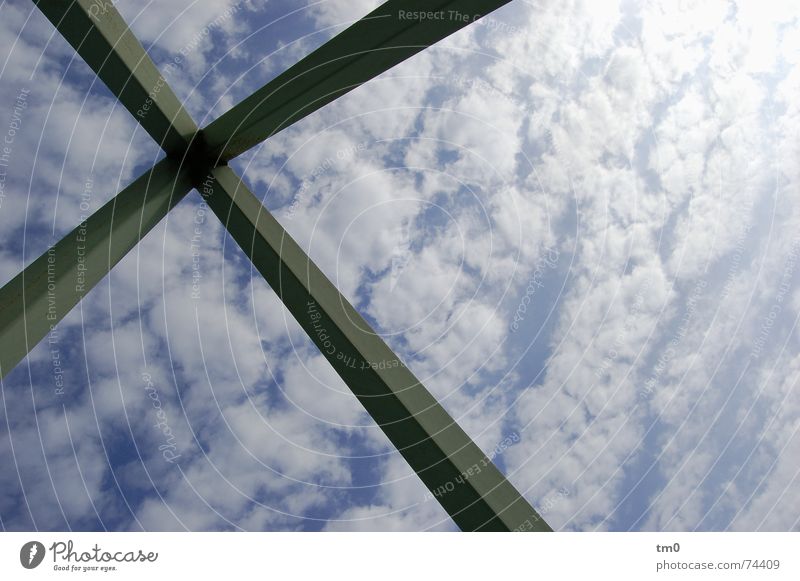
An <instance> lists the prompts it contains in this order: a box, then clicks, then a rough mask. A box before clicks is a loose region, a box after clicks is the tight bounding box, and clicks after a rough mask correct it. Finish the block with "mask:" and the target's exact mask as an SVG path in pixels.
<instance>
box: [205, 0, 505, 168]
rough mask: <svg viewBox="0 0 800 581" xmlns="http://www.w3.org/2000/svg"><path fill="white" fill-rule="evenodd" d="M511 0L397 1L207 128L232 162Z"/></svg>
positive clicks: (212, 150)
mask: <svg viewBox="0 0 800 581" xmlns="http://www.w3.org/2000/svg"><path fill="white" fill-rule="evenodd" d="M508 2H509V0H499V1H498V0H437V1H432V0H390V1H389V2H386V3H385V4H382V5H381V6H379V7H378V8H377V9H375V10H374V11H373V12H371V13H369V14H368V15H367V16H365V17H364V18H362V19H361V20H359V21H358V22H356V23H355V24H353V25H352V26H350V27H349V28H347V29H346V30H345V31H343V32H342V33H341V34H339V35H337V36H335V37H334V38H333V39H331V40H330V41H329V42H327V43H326V44H324V45H323V46H322V47H320V48H319V49H317V50H316V51H314V52H312V53H311V54H310V55H308V56H307V57H305V58H304V59H302V60H301V61H300V62H298V63H297V64H295V65H294V66H292V67H291V68H289V69H288V70H286V71H285V72H284V73H282V74H280V75H278V76H277V77H276V78H275V79H273V80H272V81H270V82H269V83H267V84H266V85H265V86H264V87H262V88H261V89H259V90H258V91H256V92H255V93H253V94H252V95H250V96H249V97H247V98H246V99H244V100H243V101H242V102H241V103H239V104H238V105H236V106H235V107H233V108H232V109H231V110H230V111H228V112H227V113H224V114H223V115H222V116H220V117H219V118H218V119H216V120H215V121H213V122H212V123H211V124H210V125H208V126H207V127H206V128H205V129H204V130H203V133H204V134H205V137H206V141H207V145H208V148H209V155H210V158H211V159H217V158H219V159H221V160H223V161H225V160H229V159H231V158H233V157H236V156H237V155H239V154H241V153H244V152H245V151H247V150H248V149H250V148H252V147H253V146H255V145H257V144H258V143H260V142H262V141H264V140H265V139H267V138H268V137H270V136H271V135H274V134H275V133H277V132H278V131H280V130H282V129H285V128H286V127H288V126H289V125H291V124H292V123H295V122H296V121H298V120H300V119H302V118H303V117H305V116H306V115H308V114H310V113H313V112H314V111H316V110H317V109H319V108H320V107H322V106H324V105H326V104H328V103H330V102H331V101H333V100H334V99H336V98H338V97H340V96H341V95H343V94H345V93H347V92H348V91H351V90H352V89H355V88H356V87H358V86H359V85H361V84H362V83H365V82H367V81H368V80H370V79H371V78H373V77H375V76H377V75H379V74H381V73H382V72H384V71H386V70H388V69H390V68H392V67H393V66H395V65H396V64H398V63H400V62H402V61H404V60H406V59H407V58H409V57H411V56H413V55H415V54H416V53H418V52H420V51H421V50H423V49H425V48H427V47H428V46H430V45H432V44H434V43H436V42H438V41H439V40H441V39H443V38H445V37H446V36H449V35H450V34H452V33H454V32H456V31H457V30H459V29H461V28H463V27H464V26H466V25H468V24H469V23H471V22H474V21H475V20H477V19H478V18H480V17H481V16H482V15H485V14H487V13H489V12H491V11H493V10H495V9H496V8H498V7H500V6H502V5H504V4H507V3H508Z"/></svg>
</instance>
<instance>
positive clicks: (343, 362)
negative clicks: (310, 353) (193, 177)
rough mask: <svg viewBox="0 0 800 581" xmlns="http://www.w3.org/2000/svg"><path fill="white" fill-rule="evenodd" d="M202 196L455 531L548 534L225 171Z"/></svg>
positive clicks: (213, 175) (214, 172)
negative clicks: (404, 461) (513, 531)
mask: <svg viewBox="0 0 800 581" xmlns="http://www.w3.org/2000/svg"><path fill="white" fill-rule="evenodd" d="M201 192H202V195H203V197H204V198H205V199H206V201H207V203H208V205H209V206H210V207H211V209H212V210H213V211H214V213H215V214H216V215H217V217H218V218H219V219H220V220H221V221H222V223H223V224H224V225H225V227H226V228H227V229H228V231H229V232H230V233H231V236H232V237H233V239H234V240H235V241H236V243H237V244H238V245H239V246H240V247H241V249H242V250H243V251H244V252H245V254H247V256H248V257H249V258H250V260H252V262H253V265H254V266H255V267H256V268H257V269H258V271H259V272H260V273H261V275H262V276H263V277H264V278H265V279H266V280H267V282H268V283H269V284H270V285H271V286H272V288H273V289H274V290H275V292H276V293H277V294H278V296H279V297H280V299H281V300H282V301H283V303H284V304H285V305H286V307H287V308H288V309H289V312H291V313H292V316H294V318H295V319H296V320H297V322H298V323H299V324H300V326H301V327H302V328H303V329H304V330H305V331H306V333H307V334H308V336H309V337H310V338H311V340H312V341H313V342H314V344H315V345H316V346H317V347H318V348H319V349H320V351H322V353H323V355H324V356H325V357H326V358H327V360H328V361H329V362H330V364H331V365H332V366H333V368H334V369H335V370H336V372H337V373H338V374H339V376H341V378H342V379H343V380H344V382H345V383H346V384H347V385H348V387H349V388H350V389H351V390H352V391H353V393H354V394H355V396H356V397H357V398H358V399H359V401H360V402H361V403H362V404H363V406H364V407H365V408H366V410H367V412H369V414H370V415H371V416H372V418H373V419H374V420H375V421H376V422H377V424H378V425H379V426H380V428H381V429H382V430H383V431H384V433H385V434H386V435H387V436H388V437H389V439H390V440H391V442H392V444H394V445H395V446H396V447H397V449H398V451H399V452H400V453H401V454H402V455H403V457H404V458H405V459H406V460H407V461H408V463H409V464H410V465H411V468H413V469H414V471H415V472H416V473H417V474H418V475H419V477H420V478H421V479H422V481H423V482H424V483H425V485H426V486H427V487H428V489H429V490H430V491H431V492H432V493H434V496H435V497H436V498H437V500H438V501H439V502H440V503H441V505H442V506H443V507H444V509H445V510H446V511H447V512H448V513H449V514H450V516H451V517H452V518H453V520H454V521H455V522H456V524H457V525H458V526H459V527H460V528H461V529H462V530H471V531H472V530H498V531H505V530H515V529H518V530H539V531H546V530H550V527H548V526H547V524H546V523H545V522H544V520H542V519H541V517H539V515H538V514H536V511H535V510H534V509H533V508H532V507H531V505H530V504H528V502H527V501H526V500H525V499H524V498H523V497H522V496H521V495H520V494H519V492H517V490H516V489H515V488H514V487H513V486H512V485H511V483H510V482H508V480H506V479H505V478H504V477H503V475H502V474H501V473H500V471H499V470H498V469H497V468H496V467H495V466H494V464H492V462H491V460H489V458H487V457H486V455H485V454H484V453H483V452H481V450H480V449H479V448H478V446H477V445H475V443H474V442H473V441H472V440H471V439H470V438H469V436H467V434H466V433H465V432H464V431H463V430H462V429H461V427H459V425H458V424H457V423H456V421H455V420H454V419H453V418H452V417H450V415H448V413H447V412H446V411H445V410H444V408H442V406H441V405H439V403H438V402H437V401H436V399H435V398H434V397H433V396H432V395H431V394H430V393H429V392H428V390H427V389H425V387H424V386H423V385H422V384H421V383H420V382H419V380H418V379H417V378H416V377H414V375H413V374H412V373H411V371H410V370H409V369H408V368H407V367H406V366H405V365H404V364H403V363H402V361H400V359H399V358H398V357H397V355H395V353H394V352H392V350H391V349H390V348H389V347H388V346H387V345H386V343H384V342H383V340H382V339H381V338H380V337H379V336H378V335H377V334H376V333H375V331H373V330H372V329H371V328H370V326H369V324H368V323H367V322H366V321H365V320H364V319H363V318H362V317H361V316H360V315H359V314H358V312H357V311H356V310H355V309H354V308H353V307H352V306H351V305H350V303H349V302H348V301H347V299H345V297H344V296H342V294H341V293H339V291H338V290H337V289H336V287H335V286H334V285H333V283H331V281H330V280H328V278H327V277H325V275H324V274H323V273H322V271H320V270H319V268H317V267H316V265H315V264H314V263H313V262H312V261H311V259H310V258H309V257H308V256H307V255H306V254H305V253H304V252H303V250H302V249H301V248H300V247H299V246H298V245H297V243H296V242H295V241H294V240H293V239H292V238H291V237H290V236H289V235H288V234H287V233H286V231H285V230H284V229H283V228H282V227H281V225H280V224H279V223H278V221H277V220H276V219H275V218H274V217H273V216H272V215H271V214H270V213H269V212H268V211H267V210H266V208H264V206H263V205H262V204H261V202H260V201H259V200H258V198H256V197H255V195H254V194H253V193H252V192H251V191H250V190H249V189H248V188H247V186H246V185H245V184H244V183H243V182H242V181H241V180H240V179H239V177H238V176H237V175H236V174H235V173H234V172H233V171H232V170H231V169H229V168H227V167H217V168H215V169H213V170H212V171H211V173H210V174H209V176H208V177H207V179H206V180H205V181H204V182H203V184H202V185H201Z"/></svg>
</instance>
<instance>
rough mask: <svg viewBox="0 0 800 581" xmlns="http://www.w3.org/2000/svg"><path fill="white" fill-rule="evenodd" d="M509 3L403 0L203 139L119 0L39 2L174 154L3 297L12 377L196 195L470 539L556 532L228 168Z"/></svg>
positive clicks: (3, 359) (1, 366) (2, 360)
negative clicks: (477, 533) (115, 1)
mask: <svg viewBox="0 0 800 581" xmlns="http://www.w3.org/2000/svg"><path fill="white" fill-rule="evenodd" d="M508 1H509V0H500V1H487V0H450V1H442V0H438V1H437V2H430V1H429V0H428V1H425V0H390V1H389V2H386V3H385V4H383V5H381V6H380V7H378V8H377V9H376V10H375V11H373V12H372V13H370V14H368V15H367V16H365V17H364V18H363V19H361V20H359V21H358V22H356V23H355V24H354V25H352V26H351V27H349V28H348V29H346V30H345V31H344V32H342V33H341V34H339V35H338V36H336V37H334V38H333V39H332V40H331V41H329V42H328V43H326V44H325V45H323V46H322V47H321V48H320V49H318V50H316V51H314V52H313V53H311V54H310V55H309V56H307V57H306V58H304V59H302V60H301V61H300V62H298V63H297V64H296V65H295V66H293V67H291V68H290V69H288V70H287V71H286V72H285V73H283V74H281V75H279V76H278V77H277V78H276V79H274V80H273V81H271V82H270V83H268V84H267V85H265V86H264V87H262V88H261V89H259V90H258V91H256V92H255V93H254V94H253V95H251V96H250V97H248V98H247V99H245V100H244V101H242V102H241V103H239V104H238V105H236V106H235V107H234V108H233V109H231V110H230V111H229V112H228V113H225V114H224V115H222V116H221V117H220V118H219V119H217V120H216V121H214V122H212V123H211V124H210V125H209V126H208V127H207V128H206V129H205V130H203V131H198V129H197V126H196V125H195V123H194V121H192V119H191V117H190V116H189V115H188V113H187V112H186V111H185V109H184V108H183V106H182V105H181V104H180V102H179V101H178V99H177V97H176V96H175V94H174V93H173V92H172V90H171V89H170V88H169V86H168V85H167V83H166V82H165V81H164V79H163V77H162V76H161V75H160V73H159V72H158V70H157V69H156V67H155V65H154V64H153V62H152V61H151V60H150V58H149V57H148V56H147V53H146V52H145V51H144V49H143V48H142V46H141V44H140V43H139V42H138V40H136V38H135V36H134V35H133V34H132V33H131V31H130V30H129V28H128V27H127V25H126V24H125V22H124V20H123V19H122V17H121V16H120V15H119V13H118V12H117V11H116V9H114V7H113V5H111V3H110V2H97V0H74V1H73V2H65V1H59V0H38V1H37V0H35V3H36V5H37V6H38V7H39V9H40V10H41V11H42V12H43V13H44V14H45V15H46V16H47V17H48V18H49V19H50V20H51V22H52V23H53V24H54V25H55V26H56V28H57V29H58V30H59V31H60V32H61V33H62V35H63V36H64V37H65V38H66V39H67V40H68V41H69V42H70V44H71V45H72V46H73V47H74V48H75V50H76V51H77V52H78V53H79V54H80V55H81V56H82V57H83V58H84V60H85V61H86V62H87V64H89V66H90V67H91V68H92V69H93V70H94V71H95V72H96V73H97V75H98V76H99V77H100V79H101V80H103V82H104V83H105V84H106V85H107V86H108V87H109V88H110V89H111V91H112V92H113V93H114V94H115V95H116V96H117V97H118V98H119V99H120V102H121V103H122V104H123V105H124V106H125V107H126V108H127V109H128V110H129V111H130V112H131V113H132V114H133V115H134V117H135V118H136V120H137V121H138V122H139V123H140V124H141V125H142V127H143V128H144V129H145V130H146V131H147V132H148V133H149V134H150V136H151V137H152V138H153V139H155V140H156V141H157V142H158V143H159V145H160V146H161V147H162V149H164V150H165V152H166V153H167V155H168V156H169V157H168V159H166V160H164V161H162V162H160V163H158V164H156V165H155V166H154V167H153V168H152V169H151V170H149V171H148V172H146V173H145V174H144V175H143V176H141V177H140V178H138V179H137V180H136V181H135V182H134V183H132V184H131V185H130V186H128V187H127V188H125V189H124V190H123V191H122V192H121V193H120V194H118V195H117V197H115V198H114V199H113V200H111V201H110V202H108V203H107V204H106V205H105V206H103V208H101V209H100V210H98V211H97V212H96V213H95V214H93V215H92V216H91V217H90V218H89V219H88V220H87V222H86V223H84V224H82V225H80V226H78V228H76V229H75V230H73V232H71V233H70V234H68V235H67V236H65V237H64V239H62V240H61V241H60V242H59V243H58V244H56V245H55V247H53V248H51V249H50V250H49V251H48V252H46V253H45V254H43V255H42V256H41V257H39V258H38V259H37V260H36V261H34V262H33V263H32V264H31V265H30V266H28V267H27V268H26V269H25V270H23V272H21V273H20V274H19V275H17V277H15V278H14V279H12V280H11V281H10V282H9V283H8V284H7V285H6V286H4V287H3V288H2V289H0V325H2V327H0V345H2V347H3V349H2V351H0V353H1V354H2V355H1V356H0V377H2V376H4V375H6V374H7V373H8V371H10V369H11V368H12V367H13V366H14V365H16V363H17V362H19V360H20V359H21V358H23V357H24V356H25V354H26V353H27V352H28V351H29V350H30V348H32V347H33V346H34V345H35V344H36V343H37V342H38V341H39V340H40V339H41V338H43V337H44V336H45V335H46V333H47V331H48V330H49V329H50V328H52V326H53V325H55V324H56V323H57V322H58V320H60V319H61V318H62V317H63V316H64V315H65V314H66V313H67V312H68V311H69V310H70V309H71V308H72V307H73V306H74V305H75V304H77V302H78V301H80V299H81V298H82V296H83V295H84V294H86V292H88V291H89V289H91V287H92V286H94V285H95V284H96V283H97V282H99V281H100V280H101V279H102V278H103V276H105V274H106V273H107V272H108V270H109V269H110V268H111V267H113V266H114V264H116V263H117V262H118V261H119V260H120V259H121V258H122V257H123V256H124V255H125V254H126V253H127V252H128V251H129V250H130V249H131V248H133V246H135V245H136V243H137V242H138V241H139V240H140V239H141V237H142V236H143V235H144V234H146V233H147V232H148V231H149V230H150V229H151V228H152V227H153V226H154V225H155V224H157V223H158V222H159V221H160V219H161V218H162V217H163V216H164V215H166V213H167V212H168V211H169V210H170V209H171V208H172V207H173V206H174V205H175V204H176V203H177V202H178V201H179V200H180V199H182V197H183V196H184V195H185V194H186V192H188V190H189V189H190V188H191V187H192V186H194V187H197V188H199V189H201V190H202V191H203V196H204V197H205V198H206V200H207V202H208V204H209V206H210V207H211V208H212V210H213V211H214V212H215V214H216V215H217V217H218V218H219V219H220V220H221V221H222V222H223V224H224V225H225V227H226V228H227V229H228V231H229V232H230V234H231V236H232V237H233V239H234V240H235V241H236V242H237V244H238V245H239V246H240V247H241V248H242V250H243V251H244V252H245V254H247V256H248V257H249V258H250V259H251V261H252V262H253V265H254V266H255V267H256V269H257V270H258V271H259V272H260V273H261V274H262V276H264V277H265V279H266V280H267V281H268V282H269V284H270V285H271V286H272V288H273V289H274V290H275V291H276V293H277V294H278V295H279V297H280V298H281V300H282V301H283V303H284V304H285V305H286V307H287V308H288V309H289V311H290V312H291V313H292V315H293V316H294V317H295V319H296V320H297V321H298V323H299V324H300V326H301V327H302V328H303V329H304V330H305V331H306V333H308V335H309V337H310V338H311V340H312V341H313V342H314V343H315V345H316V346H317V347H318V348H320V350H321V351H322V353H323V354H324V355H325V357H326V358H327V359H328V361H329V362H330V363H331V365H332V366H333V368H334V369H335V370H336V372H337V373H338V374H339V375H340V376H341V377H342V379H343V380H344V381H345V383H346V384H347V385H348V387H349V388H350V389H351V390H352V392H353V393H354V395H355V396H356V397H357V398H358V399H359V401H360V402H361V403H362V404H363V405H364V407H365V408H366V410H367V411H368V412H369V414H370V415H371V417H372V418H373V419H374V420H375V421H376V423H377V424H378V425H379V426H380V427H381V429H382V430H383V431H384V433H386V435H387V436H388V437H389V439H390V440H391V441H392V443H393V444H394V445H395V446H396V447H397V449H398V451H399V452H400V453H401V454H402V455H403V457H404V458H405V459H406V460H407V461H408V462H409V464H410V465H411V467H412V468H413V469H414V471H415V472H416V473H417V474H418V475H419V477H420V478H421V480H422V481H423V482H424V484H425V485H426V486H427V487H428V489H429V490H430V491H431V492H433V493H434V496H435V497H436V498H437V500H438V501H439V502H440V504H441V505H442V506H443V507H444V508H445V510H446V511H447V512H448V514H450V516H451V517H452V518H453V520H454V521H455V522H456V524H457V525H458V526H459V527H460V528H461V529H462V530H535V531H549V530H551V529H550V527H549V526H548V525H547V523H545V521H544V520H543V519H542V518H541V517H540V516H539V515H538V514H537V513H536V511H535V510H534V509H533V507H531V505H530V504H529V503H528V502H527V501H526V500H525V499H524V497H522V495H520V494H519V492H518V491H517V490H516V489H515V488H514V487H513V486H512V485H511V483H509V482H508V480H506V479H505V478H504V477H503V475H502V474H501V473H500V471H499V470H497V468H496V467H495V466H494V464H492V462H491V460H490V459H489V458H488V457H487V456H486V455H485V454H483V452H481V450H480V449H479V448H478V447H477V446H476V445H475V443H474V442H472V440H471V439H470V438H469V436H467V434H466V433H465V432H464V431H463V430H462V429H461V428H460V426H459V425H458V424H457V423H456V422H455V420H453V418H451V417H450V416H449V415H448V414H447V412H446V411H445V410H444V408H442V407H441V405H440V404H439V403H438V402H437V401H436V399H435V398H434V397H433V396H432V395H431V394H430V393H429V392H428V391H427V389H425V387H424V386H423V385H422V384H421V383H420V382H419V381H418V380H417V379H416V378H415V377H414V375H413V374H412V373H411V371H410V370H409V369H408V368H407V367H406V366H405V365H404V364H403V363H402V361H400V359H399V358H398V357H397V355H395V354H394V353H393V352H392V351H391V349H390V348H389V347H388V346H387V345H386V344H385V343H384V342H383V340H381V339H380V337H379V336H378V335H377V334H376V333H375V332H374V331H373V330H372V329H371V328H370V327H369V325H368V324H367V322H366V321H365V320H364V319H363V318H362V317H361V316H360V315H359V314H358V313H357V312H356V310H355V309H354V308H353V307H352V306H351V305H350V304H349V303H348V302H347V300H346V299H345V298H344V297H343V296H342V295H341V293H339V291H338V290H337V289H336V287H335V286H334V285H333V283H331V281H329V280H328V279H327V278H326V277H325V276H324V275H323V274H322V272H321V271H320V270H319V268H317V266H316V265H315V264H314V263H313V262H312V261H311V259H310V258H309V257H308V256H307V255H306V254H305V253H304V252H303V250H302V249H301V248H300V247H299V246H298V245H297V244H296V243H295V242H294V240H292V239H291V238H290V237H289V236H288V234H287V233H286V232H285V231H284V230H283V228H282V227H281V226H280V224H279V223H278V222H277V220H275V218H274V217H273V216H272V215H271V214H270V213H269V212H268V211H267V210H266V208H264V206H263V205H262V204H261V202H260V201H259V200H258V199H257V198H256V197H255V196H254V195H253V193H252V192H251V191H250V190H249V189H248V188H247V187H246V186H245V184H244V183H243V182H242V180H241V179H240V178H239V177H238V176H237V175H236V174H235V173H234V172H233V171H232V170H230V169H229V168H227V167H226V165H225V163H226V161H227V160H229V159H231V158H232V157H235V156H236V155H239V154H240V153H242V152H244V151H246V150H247V149H249V148H251V147H253V146H254V145H256V144H257V143H260V142H261V141H263V140H264V139H267V138H268V137H270V136H271V135H274V134H275V133H276V132H278V131H280V130H281V129H283V128H285V127H288V126H289V125H291V124H292V123H294V122H296V121H298V120H299V119H301V118H303V117H304V116H306V115H308V114H309V113H311V112H313V111H315V110H317V109H319V108H320V107H322V106H324V105H325V104H327V103H329V102H331V101H333V100H334V99H336V98H337V97H339V96H341V95H343V94H344V93H346V92H348V91H350V90H352V89H353V88H355V87H357V86H359V85H361V84H363V83H364V82H366V81H368V80H369V79H371V78H373V77H374V76H376V75H378V74H380V73H382V72H383V71H385V70H387V69H389V68H391V67H392V66H394V65H395V64H397V63H399V62H402V61H403V60H405V59H406V58H408V57H410V56H412V55H413V54H416V53H417V52H419V51H420V50H423V49H424V48H426V47H427V46H430V45H431V44H433V43H435V42H437V41H438V40H441V39H442V38H444V37H446V36H448V35H449V34H451V33H453V32H455V31H456V30H458V29H460V28H462V27H464V26H466V25H467V24H469V23H471V22H473V21H475V20H477V19H478V18H480V17H481V16H483V15H484V14H486V13H488V12H491V11H492V10H494V9H496V8H498V7H499V6H501V5H503V4H506V3H507V2H508ZM420 13H426V14H430V13H439V14H442V17H441V18H424V17H420ZM54 256H55V257H56V258H55V259H54V258H53V257H54ZM64 256H66V260H64V259H62V258H63V257H64ZM87 261H88V263H89V264H90V265H91V269H89V268H88V266H87V267H86V268H85V269H79V268H78V264H79V263H80V264H85V263H86V262H87ZM78 273H82V274H81V275H80V276H81V278H80V279H76V277H77V276H78ZM51 289H56V290H57V292H58V299H57V301H56V303H55V305H52V303H51V298H52V297H51V295H50V294H48V293H50V292H51ZM320 328H323V329H325V337H324V338H323V336H322V334H321V333H320V331H319V330H320ZM20 333H23V334H24V335H25V337H26V341H25V342H24V344H23V343H20V342H19V341H18V337H19V334H20ZM15 338H17V339H16V342H17V343H18V345H17V346H15V347H13V348H11V345H12V343H13V342H14V341H15Z"/></svg>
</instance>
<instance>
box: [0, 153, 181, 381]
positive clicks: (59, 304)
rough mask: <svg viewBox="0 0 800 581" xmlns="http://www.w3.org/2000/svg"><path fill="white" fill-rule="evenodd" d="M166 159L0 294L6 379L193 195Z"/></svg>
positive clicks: (1, 373)
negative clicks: (186, 197) (132, 251)
mask: <svg viewBox="0 0 800 581" xmlns="http://www.w3.org/2000/svg"><path fill="white" fill-rule="evenodd" d="M191 187H192V184H191V182H190V179H189V176H188V172H187V171H186V170H180V169H179V168H178V166H177V164H176V163H175V162H173V161H172V160H170V159H165V160H162V161H161V162H159V163H158V164H156V165H155V166H153V167H152V168H151V169H150V170H148V171H147V172H146V173H145V174H143V175H142V176H140V177H139V178H138V179H137V180H136V181H134V182H133V183H132V184H131V185H129V186H128V187H127V188H125V189H124V190H122V191H121V192H120V193H119V194H118V195H117V196H116V197H115V198H114V199H112V200H110V201H109V202H108V203H106V204H105V205H104V206H103V207H102V208H100V209H99V210H98V211H97V212H95V213H94V214H92V215H91V216H90V217H89V218H88V219H87V220H86V221H85V222H84V223H82V224H80V225H79V226H78V227H77V228H75V229H74V230H73V231H72V232H70V233H69V234H67V235H66V236H65V237H64V238H62V239H61V240H60V241H59V242H58V243H57V244H55V245H54V246H52V247H51V248H50V249H49V250H48V251H47V252H45V253H44V254H42V255H41V256H40V257H39V258H37V259H36V260H34V261H33V262H32V263H31V264H30V265H28V267H27V268H25V269H24V270H23V271H22V272H20V273H19V274H18V275H17V276H15V277H14V278H13V279H11V281H9V282H8V283H7V284H6V285H5V286H4V287H3V288H2V289H0V377H5V375H6V374H7V373H9V372H10V371H11V370H12V369H13V368H14V366H15V365H17V363H19V362H20V361H21V360H22V358H23V357H25V355H26V354H27V353H28V352H29V351H30V350H31V349H32V348H33V347H34V346H35V345H36V344H37V343H38V342H39V341H41V340H42V339H43V338H44V337H45V335H47V333H48V332H49V331H50V330H51V329H52V328H53V327H54V326H55V325H56V324H57V323H58V321H60V320H61V319H62V318H63V317H64V315H66V314H67V313H68V312H69V311H70V310H71V309H72V307H74V306H75V305H77V304H78V302H79V301H80V300H81V299H82V298H83V297H84V295H86V293H88V292H89V291H90V290H91V289H92V287H94V286H95V285H96V284H97V283H98V282H100V280H102V278H103V277H104V276H105V275H106V273H108V271H109V270H111V268H112V267H113V266H114V265H115V264H117V262H119V261H120V260H121V259H122V257H123V256H125V255H126V254H127V253H128V251H130V250H131V248H133V247H134V246H136V244H137V243H138V242H139V241H140V240H141V239H142V238H143V237H144V236H145V235H146V234H147V233H148V232H149V231H150V230H151V229H152V228H153V227H154V226H155V225H156V224H158V222H159V221H161V218H163V217H164V216H165V215H166V214H167V212H168V211H169V210H170V209H171V208H172V207H173V206H174V205H175V204H177V203H178V201H180V200H181V199H182V198H183V197H184V196H185V195H186V193H187V192H189V190H190V189H191Z"/></svg>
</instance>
